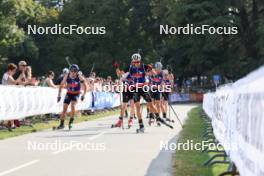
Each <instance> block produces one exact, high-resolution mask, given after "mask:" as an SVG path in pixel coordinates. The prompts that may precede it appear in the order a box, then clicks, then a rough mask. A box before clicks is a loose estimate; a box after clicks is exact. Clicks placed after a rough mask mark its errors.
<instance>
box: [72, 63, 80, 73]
mask: <svg viewBox="0 0 264 176" xmlns="http://www.w3.org/2000/svg"><path fill="white" fill-rule="evenodd" d="M70 71H75V72H78V71H79V66H78V65H76V64H72V65H71V66H70Z"/></svg>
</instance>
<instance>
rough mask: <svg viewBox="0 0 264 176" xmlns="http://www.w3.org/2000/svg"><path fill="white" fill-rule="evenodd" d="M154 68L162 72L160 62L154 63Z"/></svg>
mask: <svg viewBox="0 0 264 176" xmlns="http://www.w3.org/2000/svg"><path fill="white" fill-rule="evenodd" d="M154 67H155V69H158V70H162V63H161V62H156V63H155V65H154Z"/></svg>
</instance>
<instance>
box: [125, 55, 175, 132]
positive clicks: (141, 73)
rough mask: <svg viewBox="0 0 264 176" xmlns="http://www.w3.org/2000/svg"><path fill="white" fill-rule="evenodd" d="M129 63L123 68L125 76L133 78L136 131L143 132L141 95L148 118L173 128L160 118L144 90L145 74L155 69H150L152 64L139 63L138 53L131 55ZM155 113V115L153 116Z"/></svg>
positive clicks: (153, 72)
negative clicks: (137, 127)
mask: <svg viewBox="0 0 264 176" xmlns="http://www.w3.org/2000/svg"><path fill="white" fill-rule="evenodd" d="M131 60H132V62H131V65H130V67H129V68H127V69H126V70H125V74H124V75H125V76H126V75H130V76H131V78H132V80H133V84H134V85H133V86H131V87H132V90H131V91H133V99H134V103H135V107H136V115H137V117H138V122H139V129H137V132H139V133H143V132H144V124H143V120H142V115H141V108H140V98H141V97H143V98H144V100H145V101H146V102H147V107H148V108H149V111H150V118H156V120H157V122H160V123H162V124H164V125H166V126H168V127H170V128H173V127H172V126H171V125H169V124H167V123H166V122H165V121H164V120H163V119H161V118H160V116H159V113H158V111H157V109H156V108H155V106H154V105H153V102H152V100H151V97H150V94H149V93H148V92H147V91H145V90H144V86H148V85H147V84H148V83H147V82H146V76H147V75H152V74H155V71H154V70H153V69H152V66H150V65H145V64H143V63H141V56H140V54H138V53H136V54H133V55H132V57H131ZM155 115H156V116H155Z"/></svg>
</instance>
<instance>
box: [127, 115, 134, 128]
mask: <svg viewBox="0 0 264 176" xmlns="http://www.w3.org/2000/svg"><path fill="white" fill-rule="evenodd" d="M132 125H133V117H130V118H129V120H128V128H131V127H132Z"/></svg>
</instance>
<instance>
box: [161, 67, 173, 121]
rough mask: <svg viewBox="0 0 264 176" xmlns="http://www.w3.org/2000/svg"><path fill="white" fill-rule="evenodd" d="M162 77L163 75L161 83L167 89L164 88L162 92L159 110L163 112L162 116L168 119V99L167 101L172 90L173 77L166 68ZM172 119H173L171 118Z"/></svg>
mask: <svg viewBox="0 0 264 176" xmlns="http://www.w3.org/2000/svg"><path fill="white" fill-rule="evenodd" d="M163 73H164V77H163V84H164V86H166V87H167V88H168V89H166V90H164V91H163V92H162V94H161V95H162V100H161V111H162V114H163V118H165V119H166V120H167V121H170V119H168V117H167V112H168V101H169V95H170V93H171V90H172V85H173V80H174V77H173V75H172V74H170V73H169V71H168V70H164V71H163ZM171 121H173V120H171Z"/></svg>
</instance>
